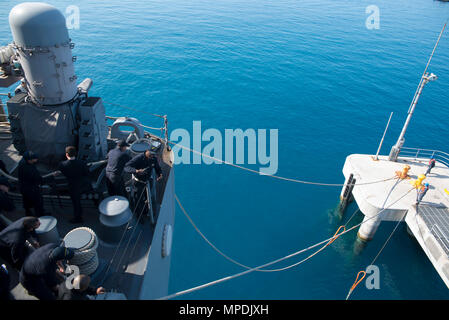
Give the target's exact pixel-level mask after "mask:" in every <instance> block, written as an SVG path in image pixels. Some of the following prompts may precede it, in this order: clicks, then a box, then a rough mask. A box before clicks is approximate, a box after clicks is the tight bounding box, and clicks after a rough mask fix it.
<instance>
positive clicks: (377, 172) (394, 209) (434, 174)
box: [343, 154, 449, 221]
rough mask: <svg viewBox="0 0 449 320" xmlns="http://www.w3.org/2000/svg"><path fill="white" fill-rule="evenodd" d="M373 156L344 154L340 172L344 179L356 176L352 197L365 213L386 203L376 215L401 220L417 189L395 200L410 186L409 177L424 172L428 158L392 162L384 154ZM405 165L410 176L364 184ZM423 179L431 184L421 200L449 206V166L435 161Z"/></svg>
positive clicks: (402, 159) (384, 176)
mask: <svg viewBox="0 0 449 320" xmlns="http://www.w3.org/2000/svg"><path fill="white" fill-rule="evenodd" d="M373 157H374V156H373V155H365V154H352V155H350V156H348V157H347V158H346V162H345V165H344V167H343V174H344V176H345V178H346V180H347V179H348V177H349V175H350V174H353V175H354V178H355V179H356V182H355V184H356V185H355V186H354V189H353V190H352V194H353V196H354V199H355V200H356V201H357V204H358V206H359V208H360V211H362V212H363V214H364V215H365V216H368V217H371V216H374V215H376V214H378V213H379V211H381V210H382V209H384V208H385V207H389V208H388V209H386V210H385V211H383V212H382V213H381V214H380V215H379V216H381V218H382V220H385V221H398V220H401V219H402V218H403V217H404V215H405V214H406V213H407V211H408V210H409V208H410V206H411V205H413V204H415V203H416V191H415V190H413V191H411V192H410V193H409V194H407V195H406V196H405V197H403V198H402V199H400V200H399V201H397V200H398V199H399V198H401V197H402V196H403V195H404V194H405V193H406V192H407V191H409V190H410V189H411V188H412V185H411V183H410V181H412V180H415V179H417V177H418V175H420V174H424V173H425V172H426V170H427V163H428V161H429V159H418V160H417V159H414V158H399V159H398V161H397V162H392V161H388V160H387V159H388V157H387V156H379V160H378V161H374V160H373ZM405 165H409V166H410V170H409V175H410V177H411V179H406V180H400V181H399V182H398V181H397V179H391V180H388V181H384V182H379V183H374V184H363V183H367V182H372V181H379V180H383V179H388V178H392V177H394V176H395V172H396V171H402V169H403V168H404V166H405ZM424 182H427V183H429V184H430V189H429V191H427V194H426V195H425V197H424V199H423V201H422V202H421V203H422V204H430V205H437V206H444V207H449V195H447V194H446V193H445V192H444V189H445V188H446V189H448V190H449V168H448V167H446V166H445V165H444V164H442V163H440V162H438V161H437V162H436V163H435V167H434V168H433V169H432V171H431V173H430V174H429V175H428V177H427V178H426V179H425V180H424ZM357 184H362V185H357ZM396 201H397V202H396ZM392 203H394V204H392Z"/></svg>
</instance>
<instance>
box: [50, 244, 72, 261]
mask: <svg viewBox="0 0 449 320" xmlns="http://www.w3.org/2000/svg"><path fill="white" fill-rule="evenodd" d="M74 255H75V250H74V249H72V248H66V247H63V246H60V247H56V248H54V249H53V251H52V252H51V253H50V259H51V260H53V261H59V260H70V259H72V258H73V256H74Z"/></svg>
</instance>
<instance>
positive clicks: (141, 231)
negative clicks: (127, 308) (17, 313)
mask: <svg viewBox="0 0 449 320" xmlns="http://www.w3.org/2000/svg"><path fill="white" fill-rule="evenodd" d="M0 150H2V153H1V155H0V159H1V160H2V161H3V162H4V163H5V165H6V168H7V170H8V172H9V173H10V174H11V175H13V176H15V174H14V172H15V169H16V167H17V163H18V161H19V160H20V159H21V157H20V156H19V154H18V152H17V151H16V150H15V148H14V146H13V145H12V143H11V140H9V139H7V138H5V137H3V135H2V139H0ZM158 157H159V158H160V161H159V162H160V165H161V168H162V172H163V179H162V180H161V181H159V182H157V184H156V190H157V193H156V195H157V196H156V201H157V203H158V204H159V206H160V204H161V203H162V200H163V196H164V190H165V186H166V184H167V180H168V178H169V175H170V173H171V168H172V166H171V159H170V153H169V152H168V151H167V150H166V149H165V148H164V146H163V147H162V148H161V151H160V153H159V155H158ZM42 173H43V174H45V173H46V172H42ZM10 196H11V198H12V199H13V200H14V202H15V204H16V210H15V211H13V212H8V213H4V212H3V213H2V214H3V216H4V217H6V219H9V220H10V221H14V220H16V219H18V218H21V217H23V216H24V215H25V211H24V210H23V208H22V203H21V196H20V194H19V193H18V192H17V191H16V190H11V191H10ZM103 196H104V197H107V194H106V193H104V194H103ZM97 205H98V200H95V199H87V198H86V199H83V200H82V206H83V219H84V223H83V224H82V225H81V224H71V223H69V219H70V218H72V216H73V214H72V205H71V200H70V198H69V197H68V196H64V195H58V196H46V197H45V198H44V208H45V211H46V213H47V214H49V215H52V216H54V217H55V218H56V219H57V230H58V233H59V236H60V238H61V239H62V238H64V236H65V235H66V234H67V233H68V232H69V231H70V230H73V229H74V228H77V227H81V226H83V227H88V228H90V229H92V230H93V231H94V232H96V233H97V231H98V230H100V221H99V211H98V209H97ZM133 214H134V215H133V219H132V220H131V222H130V224H129V227H128V230H127V231H126V232H125V233H124V237H123V240H122V242H121V244H120V246H117V244H115V245H114V244H108V243H105V242H103V241H101V238H100V239H99V240H100V241H99V242H100V244H99V247H98V249H97V253H98V257H99V260H100V265H99V267H98V269H97V271H96V272H95V273H94V274H92V275H91V278H92V285H94V286H100V285H101V286H103V287H105V288H106V290H107V291H111V290H112V291H115V292H118V293H123V294H124V295H125V296H126V298H127V299H138V298H139V295H140V291H141V286H142V281H143V278H144V274H145V272H146V270H147V262H148V254H149V251H150V249H151V244H152V239H153V234H154V226H153V225H152V224H151V222H150V219H149V218H144V219H142V218H141V219H140V222H138V221H137V220H138V213H133ZM158 214H159V212H156V219H157V218H158ZM142 222H143V223H142ZM1 263H5V262H4V261H2V260H1V258H0V264H1ZM6 264H7V263H6ZM7 265H8V264H7ZM8 269H9V270H10V274H11V293H12V295H13V296H14V297H15V298H16V299H20V300H33V299H36V298H35V297H33V296H30V295H28V294H27V292H26V291H25V289H24V288H23V287H22V286H21V284H20V283H19V281H18V272H17V270H14V269H13V268H12V267H11V266H9V265H8ZM102 298H104V297H102Z"/></svg>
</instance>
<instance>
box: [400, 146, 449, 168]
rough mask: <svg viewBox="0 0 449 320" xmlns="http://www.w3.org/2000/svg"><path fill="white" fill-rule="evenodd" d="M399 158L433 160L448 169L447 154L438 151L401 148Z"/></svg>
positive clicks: (448, 155)
mask: <svg viewBox="0 0 449 320" xmlns="http://www.w3.org/2000/svg"><path fill="white" fill-rule="evenodd" d="M399 157H402V158H413V159H415V160H418V159H431V158H434V159H435V160H436V161H438V162H441V163H443V164H444V165H446V166H447V167H449V154H448V153H446V152H443V151H439V150H431V149H421V148H407V147H402V148H401V152H400V153H399Z"/></svg>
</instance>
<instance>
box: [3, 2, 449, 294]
mask: <svg viewBox="0 0 449 320" xmlns="http://www.w3.org/2000/svg"><path fill="white" fill-rule="evenodd" d="M19 2H20V1H10V0H3V1H2V5H1V6H0V21H1V24H0V43H1V44H7V43H9V42H10V41H11V40H12V37H11V35H10V31H9V26H8V13H9V10H10V9H11V8H12V7H13V6H14V5H15V4H17V3H19ZM48 2H49V3H50V4H53V5H55V6H56V7H58V8H59V9H61V10H62V11H63V12H64V11H65V9H66V8H67V7H68V6H70V5H76V6H78V7H79V9H80V28H79V29H78V30H70V35H71V38H72V39H73V41H74V42H75V43H76V47H75V49H74V54H75V55H77V57H78V60H77V64H76V70H77V75H78V78H79V79H80V80H81V79H84V78H85V77H91V78H92V79H93V80H94V86H93V88H92V90H91V94H94V95H98V96H101V97H102V98H103V99H104V100H105V101H109V102H113V103H117V104H123V105H128V106H130V107H134V108H135V109H139V110H144V111H147V112H153V113H158V114H167V115H168V119H169V123H170V129H171V130H173V129H175V128H185V129H187V130H189V131H190V132H191V131H192V121H194V120H200V121H202V126H203V129H207V128H216V129H218V130H220V131H224V129H226V128H230V129H234V128H242V129H247V128H254V129H258V128H261V129H264V128H265V129H270V128H273V129H279V170H278V172H277V174H279V175H281V176H286V177H293V178H298V179H304V180H313V181H323V182H331V183H343V182H344V178H343V175H342V172H341V170H342V166H343V164H344V161H345V157H346V156H347V155H349V154H351V153H371V154H373V153H375V152H376V149H377V146H378V143H379V140H380V138H381V136H382V133H383V130H384V127H385V124H386V122H387V119H388V116H389V114H390V112H392V111H393V112H394V113H395V114H394V116H393V119H392V121H391V126H390V130H389V132H388V134H387V136H386V138H385V142H384V147H383V149H382V153H383V154H386V153H388V152H389V148H390V146H391V145H392V144H393V143H394V142H395V140H396V138H397V136H398V134H399V132H400V129H401V127H402V124H403V122H404V120H405V117H406V112H407V110H408V106H409V104H410V101H411V99H412V96H413V94H414V92H415V89H416V86H417V85H418V82H419V79H420V76H421V74H422V72H423V70H424V67H425V64H426V62H427V59H428V56H429V55H430V53H431V51H432V48H433V45H434V43H435V41H436V39H437V36H438V33H439V31H440V29H441V27H442V26H443V24H444V23H445V21H446V19H447V18H449V3H443V2H439V1H433V0H397V1H388V0H376V1H365V0H358V1H355V0H320V1H317V0H303V1H298V0H245V1H242V0H213V1H212V0H208V1H207V0H189V1H179V0H166V1H156V0H154V1H137V0H132V1H118V0H111V1H107V2H105V1H97V2H92V1H88V0H67V1H66V0H63V1H48ZM369 5H377V6H378V7H379V10H380V11H379V12H380V29H378V30H369V29H367V28H366V26H365V20H366V19H367V17H368V14H367V13H365V9H366V7H367V6H369ZM448 32H449V31H446V33H445V34H444V36H443V38H442V40H441V43H440V46H439V48H438V49H437V52H436V54H435V57H434V60H433V62H432V65H431V68H430V71H432V72H434V73H436V74H437V75H438V76H439V79H438V81H436V82H434V83H431V84H429V85H428V86H427V87H426V88H425V90H424V94H423V96H422V97H421V100H420V102H419V105H418V107H417V110H416V113H415V116H414V118H413V120H412V123H411V126H410V128H409V131H408V132H407V135H406V145H407V146H410V147H424V148H431V149H439V150H446V151H447V150H448V149H449V148H448V143H447V140H448V137H449V128H448V126H447V119H448V115H449V111H448V109H447V107H448V101H449V90H448V89H449V63H448V62H449V33H448ZM2 92H5V91H4V90H3V91H2ZM107 113H108V114H109V115H111V116H117V115H123V114H124V113H126V114H128V115H132V116H136V117H138V118H139V119H141V120H142V121H143V122H145V123H146V124H148V125H150V126H152V125H155V126H158V125H159V123H157V121H156V120H155V119H154V118H152V117H151V116H149V115H147V114H144V113H138V112H132V111H125V110H123V109H120V108H118V107H115V106H112V105H107ZM175 172H176V192H177V194H178V196H179V198H180V199H181V201H182V202H183V205H184V207H185V208H186V209H187V210H188V212H189V213H190V215H191V216H192V218H193V219H194V221H195V222H196V223H197V225H198V226H199V227H200V228H201V230H202V231H203V232H204V233H205V234H206V235H207V236H208V237H209V239H210V240H211V241H213V242H214V243H215V244H216V245H217V246H218V247H219V248H220V249H222V250H223V251H224V252H226V253H227V254H228V255H230V256H232V257H233V258H235V259H236V260H239V261H240V262H242V263H245V264H247V265H251V266H256V265H259V264H263V263H265V262H268V261H270V260H274V259H277V258H279V257H282V256H284V255H286V254H289V253H292V252H294V251H297V250H299V249H302V248H304V247H306V246H309V245H311V244H313V243H315V242H317V241H321V240H323V239H326V238H328V237H329V236H331V235H333V234H334V232H335V230H336V229H337V228H338V226H339V225H340V224H342V221H340V220H339V219H338V217H337V216H336V215H335V214H334V209H335V207H336V205H337V203H338V199H339V194H340V191H341V190H340V188H338V187H317V186H305V185H299V184H295V183H290V182H285V181H278V180H274V179H272V178H269V177H262V176H257V175H254V174H251V173H247V172H243V171H240V170H238V169H235V168H232V167H228V166H225V165H204V164H203V165H193V164H192V165H179V166H177V167H176V171H175ZM355 209H356V207H355V206H354V204H352V205H351V206H350V207H349V208H348V211H347V214H346V216H345V219H348V218H349V216H350V215H351V213H352V212H353V211H354V210H355ZM361 219H362V216H361V215H358V216H356V217H355V219H354V220H353V221H352V222H351V225H352V224H355V223H356V222H360V221H361ZM344 221H345V220H343V223H344ZM393 228H394V223H386V222H384V223H382V225H381V227H380V228H379V230H378V232H377V234H376V237H375V238H374V240H373V241H371V242H370V243H369V244H368V246H367V247H366V248H364V250H362V251H361V252H360V253H358V254H355V253H354V243H355V238H356V233H355V232H352V233H349V234H347V235H345V236H344V237H342V238H340V239H338V240H337V241H336V242H335V243H334V244H333V245H332V246H331V247H329V248H328V249H326V250H325V251H323V252H322V253H320V254H319V255H317V256H316V257H314V258H313V259H312V260H310V261H309V262H307V263H305V264H303V265H301V266H299V267H297V268H293V269H290V270H289V271H285V272H281V273H273V274H266V273H252V274H249V275H246V276H244V277H241V278H238V279H234V280H231V281H228V282H225V283H223V284H219V285H217V286H213V287H210V288H207V289H204V290H201V291H197V292H195V293H192V294H189V295H185V296H183V298H186V299H344V298H345V297H346V294H347V292H348V289H349V287H350V286H351V285H352V283H353V281H354V279H355V276H356V274H357V272H358V271H360V270H363V269H365V267H366V266H367V265H368V264H369V263H370V262H371V260H372V259H373V257H374V256H375V255H376V253H377V252H378V250H379V249H380V247H381V246H382V244H383V243H384V241H385V239H386V238H387V237H388V235H389V234H390V232H391V231H392V230H393ZM303 257H304V256H300V257H297V258H296V259H293V260H289V261H288V262H286V263H284V264H282V266H284V265H287V264H289V263H290V262H294V261H297V260H300V259H301V258H303ZM377 265H378V266H379V268H380V275H381V279H380V289H379V290H368V289H367V288H365V286H364V285H360V286H359V287H358V288H357V290H356V291H355V292H354V294H353V296H352V297H353V298H354V299H447V298H448V297H449V295H448V291H447V288H446V286H445V285H444V284H443V282H442V281H441V280H440V278H439V276H438V274H437V273H436V271H434V269H433V267H432V265H431V263H430V262H429V261H428V259H427V257H426V256H425V254H424V253H423V252H422V250H421V248H420V247H419V245H418V244H417V243H416V242H415V241H414V240H413V239H412V238H410V237H409V236H408V234H407V232H406V231H405V227H404V226H401V227H400V228H399V230H398V232H397V233H396V234H395V235H394V236H393V238H392V239H391V241H390V243H389V244H388V246H387V247H386V249H385V250H384V251H383V253H382V255H381V256H380V257H379V259H378V261H377ZM239 271H242V269H241V268H239V267H237V266H235V265H233V264H231V263H229V262H228V261H226V260H224V259H223V258H222V257H221V256H219V255H217V254H216V253H215V252H214V251H213V250H212V249H211V248H210V247H209V246H208V245H207V244H205V243H204V241H203V240H202V239H201V238H200V237H199V236H198V235H197V234H196V233H195V231H194V230H193V229H192V227H191V226H190V225H189V223H188V221H187V220H186V219H185V217H184V216H183V215H182V213H181V211H180V210H177V216H176V225H175V232H174V244H173V251H172V265H171V279H170V289H169V291H170V293H173V292H177V291H180V290H184V289H187V288H190V287H193V286H196V285H199V284H202V283H205V282H208V281H212V280H215V279H218V278H221V277H224V276H227V275H231V274H233V273H236V272H239Z"/></svg>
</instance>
